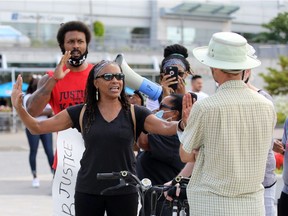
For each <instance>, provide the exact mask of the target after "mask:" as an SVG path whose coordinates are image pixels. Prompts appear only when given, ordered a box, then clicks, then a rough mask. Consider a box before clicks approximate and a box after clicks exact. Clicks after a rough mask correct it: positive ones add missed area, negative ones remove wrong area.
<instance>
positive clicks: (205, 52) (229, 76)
mask: <svg viewBox="0 0 288 216" xmlns="http://www.w3.org/2000/svg"><path fill="white" fill-rule="evenodd" d="M246 46H247V40H246V39H245V38H244V37H242V36H241V35H239V34H236V33H232V32H219V33H215V34H213V36H212V38H211V40H210V43H209V46H205V47H199V48H195V49H194V50H193V54H194V56H195V58H196V59H197V60H199V61H200V62H201V63H202V64H204V65H206V66H208V67H210V68H211V71H212V75H213V78H214V80H215V81H216V82H217V83H218V84H219V88H218V90H217V92H216V94H214V95H213V96H210V97H209V98H207V99H205V100H202V101H199V102H197V103H195V104H194V105H193V108H192V109H191V113H190V116H189V118H188V121H187V122H185V121H181V122H180V123H179V128H182V129H184V132H183V134H182V135H181V134H180V133H179V136H180V141H181V143H182V144H181V147H180V157H181V159H182V161H183V162H190V163H191V164H193V163H194V168H193V172H192V175H191V178H190V182H189V185H188V188H187V196H188V201H189V207H190V215H208V216H209V215H219V216H220V215H221V216H225V215H227V216H228V215H229V216H230V215H255V216H257V215H259V216H260V215H261V216H262V215H264V214H265V213H264V211H265V208H264V194H263V193H264V190H263V185H262V182H263V177H264V174H265V165H266V161H267V155H268V151H269V148H270V146H271V140H272V136H273V131H274V126H275V123H276V113H275V110H274V106H273V104H272V102H271V101H269V100H267V99H266V98H264V97H263V96H262V95H260V94H255V92H253V91H251V90H250V89H249V88H248V86H247V85H246V84H245V83H244V82H243V80H242V79H243V73H244V71H245V70H247V69H252V68H255V67H257V66H259V65H260V64H261V62H260V61H259V60H257V59H255V58H253V57H251V56H249V55H248V51H247V48H246ZM184 99H185V98H184ZM183 103H184V102H183ZM189 106H192V105H189ZM195 151H198V153H197V154H198V156H197V159H196V158H195Z"/></svg>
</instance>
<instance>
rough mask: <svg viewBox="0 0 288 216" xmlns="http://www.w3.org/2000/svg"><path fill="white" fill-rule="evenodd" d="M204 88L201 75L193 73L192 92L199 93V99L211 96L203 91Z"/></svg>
mask: <svg viewBox="0 0 288 216" xmlns="http://www.w3.org/2000/svg"><path fill="white" fill-rule="evenodd" d="M202 88H203V79H202V76H200V75H193V76H192V77H191V92H193V93H195V94H196V95H197V98H198V99H197V100H202V99H204V98H207V97H209V95H208V94H206V93H204V92H203V91H202Z"/></svg>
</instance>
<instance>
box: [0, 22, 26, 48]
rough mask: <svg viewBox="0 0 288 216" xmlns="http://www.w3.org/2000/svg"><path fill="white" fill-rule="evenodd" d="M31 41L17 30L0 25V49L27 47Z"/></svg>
mask: <svg viewBox="0 0 288 216" xmlns="http://www.w3.org/2000/svg"><path fill="white" fill-rule="evenodd" d="M30 45H31V40H30V38H29V37H27V36H26V35H24V34H22V33H21V32H20V31H18V30H17V29H15V28H13V27H12V26H8V25H0V47H29V46H30Z"/></svg>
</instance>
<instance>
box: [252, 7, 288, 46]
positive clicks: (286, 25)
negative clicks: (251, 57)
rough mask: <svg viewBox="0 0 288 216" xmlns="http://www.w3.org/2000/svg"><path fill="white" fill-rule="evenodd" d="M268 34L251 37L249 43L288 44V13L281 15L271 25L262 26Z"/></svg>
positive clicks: (263, 33) (262, 33)
mask: <svg viewBox="0 0 288 216" xmlns="http://www.w3.org/2000/svg"><path fill="white" fill-rule="evenodd" d="M262 26H263V27H264V28H266V29H267V30H268V31H267V32H261V33H258V34H254V35H249V36H250V37H248V38H247V40H248V41H249V42H255V43H278V44H279V43H281V44H285V43H287V42H288V12H283V13H279V14H278V15H277V17H275V18H273V19H272V20H271V21H270V22H269V23H265V24H263V25H262Z"/></svg>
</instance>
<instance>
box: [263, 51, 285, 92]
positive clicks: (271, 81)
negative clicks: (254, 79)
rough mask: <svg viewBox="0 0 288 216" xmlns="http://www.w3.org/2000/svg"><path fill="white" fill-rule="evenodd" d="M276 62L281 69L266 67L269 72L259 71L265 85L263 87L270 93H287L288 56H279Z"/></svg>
mask: <svg viewBox="0 0 288 216" xmlns="http://www.w3.org/2000/svg"><path fill="white" fill-rule="evenodd" d="M278 64H279V65H280V67H281V70H277V69H275V68H270V67H269V68H268V70H269V73H268V74H264V73H260V74H259V76H261V77H262V78H263V79H264V81H265V82H266V84H267V85H266V86H265V87H264V88H265V89H266V90H267V91H268V92H269V93H270V94H271V95H279V94H283V95H286V94H288V57H286V56H280V57H279V62H278Z"/></svg>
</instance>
